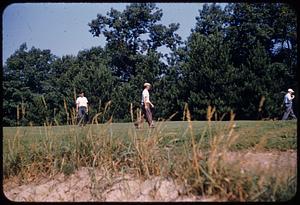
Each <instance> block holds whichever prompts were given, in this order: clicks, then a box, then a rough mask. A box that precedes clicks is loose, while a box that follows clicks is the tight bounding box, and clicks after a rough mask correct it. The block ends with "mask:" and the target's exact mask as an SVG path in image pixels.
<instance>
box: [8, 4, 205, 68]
mask: <svg viewBox="0 0 300 205" xmlns="http://www.w3.org/2000/svg"><path fill="white" fill-rule="evenodd" d="M126 5H128V4H125V3H15V4H10V5H8V6H7V7H6V8H5V10H4V11H3V14H2V21H3V22H2V37H3V38H2V45H3V47H2V49H3V51H2V60H3V64H4V63H5V61H6V59H7V58H8V57H9V56H10V55H12V54H13V53H14V52H15V51H16V50H17V49H18V48H19V47H20V45H21V44H22V43H26V44H27V47H28V49H30V48H31V47H32V46H34V47H36V48H40V49H42V50H43V49H50V50H51V53H52V54H54V55H56V56H59V57H62V56H63V55H70V54H71V55H77V53H78V51H80V50H84V49H90V48H91V47H93V46H102V47H103V46H104V45H105V39H104V37H103V36H100V38H99V37H93V36H92V34H91V33H90V32H89V26H88V23H89V22H91V20H93V19H95V18H96V16H97V14H102V15H106V13H107V11H109V10H110V8H112V7H113V8H114V9H117V10H119V11H122V10H124V9H125V7H126ZM156 6H157V7H159V8H160V9H162V10H163V17H162V20H161V22H160V23H161V24H164V25H169V24H170V23H180V29H179V30H178V34H179V35H180V36H181V37H182V39H183V40H186V38H187V37H188V36H189V35H190V32H191V29H192V28H194V26H195V24H196V19H195V17H196V16H198V15H199V11H198V10H199V9H202V6H203V3H157V4H156Z"/></svg>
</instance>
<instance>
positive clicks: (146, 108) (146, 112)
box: [142, 104, 152, 126]
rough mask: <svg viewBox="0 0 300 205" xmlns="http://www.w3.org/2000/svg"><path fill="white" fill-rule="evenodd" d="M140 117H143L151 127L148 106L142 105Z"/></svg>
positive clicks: (150, 114)
mask: <svg viewBox="0 0 300 205" xmlns="http://www.w3.org/2000/svg"><path fill="white" fill-rule="evenodd" d="M142 115H143V116H145V118H146V121H147V122H148V124H149V126H150V125H152V112H151V109H150V105H147V106H146V107H145V105H144V104H142Z"/></svg>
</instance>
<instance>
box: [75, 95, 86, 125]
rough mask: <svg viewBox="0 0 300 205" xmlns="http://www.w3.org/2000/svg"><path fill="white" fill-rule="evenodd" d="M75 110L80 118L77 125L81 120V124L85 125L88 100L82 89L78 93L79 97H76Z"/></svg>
mask: <svg viewBox="0 0 300 205" xmlns="http://www.w3.org/2000/svg"><path fill="white" fill-rule="evenodd" d="M76 112H77V113H78V116H79V120H80V121H79V123H78V125H80V124H81V122H82V121H83V125H85V124H86V115H87V113H88V100H87V98H86V97H84V92H83V91H81V92H80V93H79V97H78V98H77V99H76Z"/></svg>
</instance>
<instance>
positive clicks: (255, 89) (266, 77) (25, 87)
mask: <svg viewBox="0 0 300 205" xmlns="http://www.w3.org/2000/svg"><path fill="white" fill-rule="evenodd" d="M162 16H163V11H162V10H161V9H159V8H158V7H157V6H156V5H155V4H154V3H131V4H130V5H128V6H127V7H126V8H125V9H124V10H123V11H118V10H115V9H113V8H111V10H110V11H109V12H108V13H107V15H101V14H98V15H97V16H96V18H95V19H93V20H91V21H90V22H89V27H90V30H89V31H87V32H90V33H91V35H93V36H94V37H99V38H105V39H106V45H105V46H104V47H101V46H98V47H92V48H90V49H86V50H82V51H79V52H78V54H77V55H76V56H73V55H65V56H62V57H57V56H55V55H54V54H52V53H51V51H50V50H47V49H46V50H41V49H38V48H35V47H32V48H30V49H28V48H27V45H26V43H24V44H22V45H20V47H19V49H18V50H16V51H15V52H14V54H12V55H11V56H10V57H9V58H8V59H7V61H6V63H5V65H4V67H3V91H4V92H3V124H4V126H16V125H29V124H32V125H41V124H43V123H45V122H46V123H52V124H57V125H62V124H68V123H71V120H72V116H73V117H74V116H75V99H76V97H77V94H78V92H79V91H80V90H83V91H84V92H85V96H86V97H87V98H88V100H89V104H90V108H89V115H90V116H91V117H93V116H96V114H98V113H101V114H99V115H97V116H98V117H97V118H96V119H97V121H98V122H105V121H106V120H108V119H109V118H110V117H112V119H113V121H115V122H128V121H131V109H132V110H134V111H135V110H136V109H137V108H138V107H139V106H140V100H141V92H142V86H143V84H144V82H149V83H151V84H152V85H153V88H152V90H151V93H150V96H151V101H153V102H154V103H155V110H154V117H155V119H166V118H168V117H170V116H171V115H172V114H174V113H177V114H176V115H175V116H174V118H173V120H182V116H183V110H184V106H185V104H188V106H189V109H190V113H191V116H192V119H193V120H205V119H206V112H207V107H208V106H212V107H215V108H216V113H217V114H218V115H219V116H221V115H222V114H225V118H224V119H226V116H228V115H226V114H228V113H230V112H234V113H235V115H236V117H235V118H236V119H240V120H242V119H244V120H246V119H248V120H251V119H262V118H280V117H281V116H282V113H283V110H282V108H281V104H282V100H283V96H284V93H283V91H284V92H285V91H286V90H287V88H289V87H292V88H293V89H296V87H297V85H298V84H297V81H296V68H297V41H296V37H297V35H296V25H297V23H296V20H297V17H296V11H295V10H294V9H293V8H292V7H291V6H290V5H288V4H284V3H252V4H250V3H229V4H226V6H224V7H221V6H220V5H218V4H215V3H212V4H205V5H204V6H203V8H202V9H200V10H199V15H198V16H196V17H195V19H196V24H195V26H194V28H193V29H192V30H191V33H190V36H189V37H188V38H187V39H182V38H181V37H180V35H179V34H178V33H177V30H178V29H179V27H180V24H179V23H176V22H175V23H172V24H170V25H167V26H166V25H162V24H161V23H160V21H161V18H162ZM162 48H163V49H165V50H166V49H167V50H169V53H167V54H166V53H162V52H161V50H162ZM297 92H298V91H297V89H296V93H297ZM295 100H297V95H296V99H295ZM260 105H261V106H260ZM296 110H297V108H296Z"/></svg>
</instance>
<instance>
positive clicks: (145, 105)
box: [142, 83, 154, 128]
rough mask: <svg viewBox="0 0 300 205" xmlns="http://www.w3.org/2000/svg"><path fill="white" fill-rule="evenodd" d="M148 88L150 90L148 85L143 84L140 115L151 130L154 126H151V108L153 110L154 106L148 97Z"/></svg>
mask: <svg viewBox="0 0 300 205" xmlns="http://www.w3.org/2000/svg"><path fill="white" fill-rule="evenodd" d="M150 88H151V84H150V83H145V84H144V90H143V93H142V115H143V116H145V117H146V121H147V122H148V124H149V126H150V127H151V128H153V127H154V125H153V121H152V112H151V107H152V108H153V107H154V105H153V104H152V102H151V101H150V95H149V90H150ZM150 106H151V107H150ZM143 116H142V119H143Z"/></svg>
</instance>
